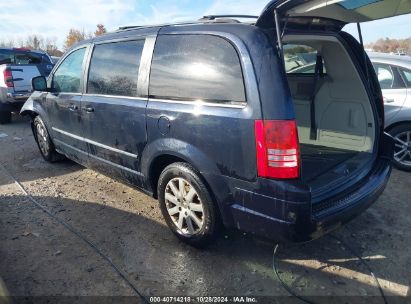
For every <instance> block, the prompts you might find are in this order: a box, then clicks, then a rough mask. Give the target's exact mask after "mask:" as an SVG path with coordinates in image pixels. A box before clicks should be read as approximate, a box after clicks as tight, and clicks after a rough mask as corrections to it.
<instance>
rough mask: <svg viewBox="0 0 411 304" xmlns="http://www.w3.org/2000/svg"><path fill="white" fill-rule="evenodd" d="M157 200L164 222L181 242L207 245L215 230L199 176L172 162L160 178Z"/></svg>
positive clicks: (208, 198)
mask: <svg viewBox="0 0 411 304" xmlns="http://www.w3.org/2000/svg"><path fill="white" fill-rule="evenodd" d="M158 198H159V201H160V208H161V211H162V213H163V216H164V219H165V220H166V222H167V225H168V226H169V228H170V229H171V230H172V231H173V233H174V234H175V235H176V236H177V237H178V238H179V239H181V240H182V241H184V242H186V243H188V244H190V245H192V246H196V247H203V246H205V245H207V244H208V243H209V242H210V241H211V240H213V238H214V237H215V235H216V234H217V230H218V227H219V218H218V213H217V210H216V207H215V205H214V202H213V200H212V197H211V194H210V193H209V191H208V189H207V187H206V186H205V185H204V183H203V181H202V180H201V178H200V176H199V174H198V173H197V172H196V170H194V169H193V168H192V167H191V166H190V165H188V164H186V163H174V164H172V165H170V166H168V167H167V168H165V169H164V171H163V172H162V173H161V175H160V179H159V182H158Z"/></svg>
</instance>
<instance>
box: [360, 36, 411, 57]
mask: <svg viewBox="0 0 411 304" xmlns="http://www.w3.org/2000/svg"><path fill="white" fill-rule="evenodd" d="M365 47H366V48H368V49H372V50H374V51H376V52H382V53H391V52H393V53H396V52H401V51H403V52H405V53H407V54H408V55H411V37H410V38H406V39H390V38H381V39H378V40H377V41H375V42H373V43H370V44H367V45H366V46H365Z"/></svg>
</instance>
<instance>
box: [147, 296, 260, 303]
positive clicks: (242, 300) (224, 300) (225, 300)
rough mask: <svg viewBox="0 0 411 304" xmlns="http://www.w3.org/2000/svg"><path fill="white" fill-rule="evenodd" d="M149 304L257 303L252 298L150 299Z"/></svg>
mask: <svg viewBox="0 0 411 304" xmlns="http://www.w3.org/2000/svg"><path fill="white" fill-rule="evenodd" d="M150 303H152V304H154V303H258V301H257V299H256V298H253V297H150Z"/></svg>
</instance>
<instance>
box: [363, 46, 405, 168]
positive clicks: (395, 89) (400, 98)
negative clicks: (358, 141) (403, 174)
mask: <svg viewBox="0 0 411 304" xmlns="http://www.w3.org/2000/svg"><path fill="white" fill-rule="evenodd" d="M369 56H370V58H371V61H372V63H373V66H374V69H375V71H376V73H377V75H378V80H379V82H380V86H381V89H382V93H383V96H384V106H385V128H386V130H387V132H389V133H390V134H391V135H392V136H393V137H394V138H395V141H396V143H395V148H394V150H395V152H394V161H395V162H394V164H395V166H396V167H397V168H399V169H402V170H407V171H411V57H409V56H398V55H389V54H383V53H369Z"/></svg>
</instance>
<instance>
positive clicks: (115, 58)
mask: <svg viewBox="0 0 411 304" xmlns="http://www.w3.org/2000/svg"><path fill="white" fill-rule="evenodd" d="M143 48H144V40H137V41H122V42H115V43H107V44H100V45H96V46H95V48H94V51H93V55H92V57H91V63H90V70H89V78H88V84H87V93H89V94H101V95H114V96H130V97H135V96H137V81H138V71H139V68H140V61H141V54H142V52H143Z"/></svg>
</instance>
